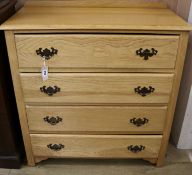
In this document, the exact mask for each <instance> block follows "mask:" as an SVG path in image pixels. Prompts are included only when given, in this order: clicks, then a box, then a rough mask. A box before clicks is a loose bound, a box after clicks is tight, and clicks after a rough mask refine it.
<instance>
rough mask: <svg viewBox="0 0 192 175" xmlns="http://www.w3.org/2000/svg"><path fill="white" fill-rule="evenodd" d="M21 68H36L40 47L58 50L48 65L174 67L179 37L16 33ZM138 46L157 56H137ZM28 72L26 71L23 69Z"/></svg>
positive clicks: (68, 66)
mask: <svg viewBox="0 0 192 175" xmlns="http://www.w3.org/2000/svg"><path fill="white" fill-rule="evenodd" d="M15 38H16V47H17V54H18V60H19V67H20V68H22V69H23V68H26V69H27V68H38V69H39V71H41V67H42V64H43V61H42V59H43V58H42V57H40V56H39V55H37V54H36V50H38V49H39V48H43V49H45V48H48V49H50V50H51V47H53V48H55V49H57V50H58V54H57V55H55V56H53V57H52V58H51V59H50V60H49V61H47V62H46V63H47V65H48V66H49V68H50V69H49V70H50V71H51V69H52V68H63V69H65V68H72V69H75V68H84V69H86V68H105V69H107V68H109V69H111V68H154V69H155V68H174V67H175V60H176V55H177V48H178V41H179V36H162V35H122V34H120V35H115V34H108V35H93V34H84V35H83V34H78V35H70V34H66V35H54V34H53V35H16V36H15ZM140 48H143V49H144V50H145V49H149V50H150V51H151V49H152V48H154V49H156V50H157V51H158V53H157V55H154V56H153V57H150V58H149V59H148V60H144V58H143V57H140V56H139V55H136V51H137V50H139V49H140ZM26 71H27V70H26Z"/></svg>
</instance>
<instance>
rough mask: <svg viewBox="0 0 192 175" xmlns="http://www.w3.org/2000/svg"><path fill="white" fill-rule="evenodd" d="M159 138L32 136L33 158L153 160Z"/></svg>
mask: <svg viewBox="0 0 192 175" xmlns="http://www.w3.org/2000/svg"><path fill="white" fill-rule="evenodd" d="M161 139H162V137H161V136H135V135H132V136H131V135H130V136H123V135H120V136H115V135H86V136H85V135H45V134H44V135H43V134H37V135H35V134H31V141H32V148H33V153H34V156H39V157H43V156H48V157H98V158H99V157H101V158H102V157H103V158H146V157H147V158H156V157H158V152H159V148H160V144H161Z"/></svg>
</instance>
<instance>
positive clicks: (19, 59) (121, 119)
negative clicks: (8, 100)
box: [1, 0, 192, 166]
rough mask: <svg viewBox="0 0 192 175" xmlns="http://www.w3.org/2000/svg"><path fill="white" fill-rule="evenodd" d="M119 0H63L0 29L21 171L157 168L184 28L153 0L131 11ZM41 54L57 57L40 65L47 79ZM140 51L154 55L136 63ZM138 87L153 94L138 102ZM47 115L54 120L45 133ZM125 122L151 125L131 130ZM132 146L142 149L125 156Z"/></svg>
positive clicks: (31, 9)
mask: <svg viewBox="0 0 192 175" xmlns="http://www.w3.org/2000/svg"><path fill="white" fill-rule="evenodd" d="M33 2H34V1H33ZM46 2H47V1H44V4H45V3H46ZM126 2H127V1H126ZM126 2H125V1H124V0H120V1H114V0H111V1H109V0H104V1H94V2H93V1H89V4H88V1H87V0H79V1H78V2H77V0H73V1H68V0H65V1H63V2H62V3H64V4H65V5H64V4H63V5H62V6H60V7H59V6H58V5H59V3H61V1H55V3H56V5H55V6H53V5H51V3H50V1H49V3H48V5H49V6H44V5H43V4H41V3H42V1H41V2H37V3H36V5H32V4H31V5H29V4H28V5H26V6H25V7H24V8H23V9H22V10H21V11H20V12H18V13H17V14H16V15H14V16H13V17H12V18H10V19H9V20H8V21H7V22H6V23H5V24H3V25H2V26H1V29H4V30H6V39H7V44H8V50H9V57H10V64H11V69H12V76H13V83H14V88H15V93H16V98H17V103H18V109H19V115H20V122H21V127H22V132H23V137H24V142H25V147H26V153H27V158H28V164H29V165H35V163H37V162H39V161H41V160H44V159H47V158H55V157H59V158H61V157H90V158H91V157H94V158H143V159H145V160H147V161H150V162H151V163H153V164H154V163H155V164H157V166H161V165H163V163H164V158H165V154H166V149H167V144H168V140H169V134H170V130H171V125H172V120H173V116H174V110H175V104H176V101H177V95H178V90H179V85H180V80H181V75H182V68H183V63H184V57H185V51H186V47H187V39H188V33H189V30H191V29H192V27H191V26H189V25H188V24H187V23H186V22H184V21H183V20H182V19H181V18H180V17H178V16H177V15H175V14H174V13H173V12H171V11H170V10H169V9H167V8H165V7H163V6H156V5H157V3H154V4H151V5H149V6H148V4H146V6H145V7H144V6H143V4H142V3H141V5H138V6H137V7H136V8H133V7H134V3H135V2H136V1H129V2H131V3H132V4H131V3H126ZM137 2H138V1H137ZM156 2H157V1H156ZM67 4H68V5H67ZM75 4H76V5H77V6H78V8H77V7H76V6H75ZM123 4H124V5H125V7H124V8H122V5H123ZM170 4H172V2H170ZM38 5H41V7H38ZM50 5H51V6H50ZM128 5H130V6H129V8H128ZM172 5H173V4H172ZM67 6H68V7H67ZM69 6H70V7H69ZM79 6H81V8H79ZM85 6H86V7H85ZM99 6H100V7H99ZM113 6H114V7H113ZM131 6H132V8H131ZM82 7H83V8H82ZM96 7H97V8H96ZM112 7H113V8H112ZM9 30H10V31H9ZM39 47H42V48H50V47H57V48H56V49H58V50H59V52H58V55H56V56H54V57H53V58H52V59H51V60H50V61H47V64H48V65H49V67H50V72H49V79H48V80H47V81H42V78H41V73H40V67H41V66H42V64H43V63H42V60H41V58H40V57H39V56H38V57H37V56H36V53H35V51H36V49H38V48H39ZM141 47H143V48H148V49H150V48H153V47H154V48H157V49H158V51H159V52H158V54H157V55H156V56H153V57H150V58H149V60H148V61H146V62H145V61H143V60H142V59H141V58H138V57H136V53H135V49H137V48H138V49H139V48H141ZM43 86H47V87H48V86H58V87H59V88H61V91H60V92H58V93H56V94H54V95H53V96H48V95H47V94H45V93H43V92H40V88H41V87H43ZM138 86H141V87H144V86H145V87H149V86H152V87H154V88H155V91H154V92H153V93H151V94H148V95H147V96H145V97H142V96H140V95H139V94H137V93H135V88H137V87H138ZM46 116H50V117H52V116H60V117H62V122H60V123H58V124H56V125H54V126H51V125H50V124H49V123H48V122H47V121H44V119H43V118H44V117H46ZM132 117H141V118H142V117H146V118H147V117H148V118H149V119H150V120H149V122H148V123H147V124H145V125H143V126H140V127H136V126H134V125H130V123H129V122H130V119H131V118H132ZM131 134H132V135H131ZM133 134H134V135H133ZM48 144H53V145H52V147H53V148H55V149H56V148H57V145H54V144H63V145H64V148H63V149H62V150H61V151H59V150H57V151H54V150H52V149H50V148H48V146H47V145H48ZM130 145H133V146H134V145H135V146H140V145H143V146H145V149H144V150H140V151H139V149H138V148H137V147H136V148H137V149H138V150H135V151H136V152H135V153H132V152H130V150H128V149H127V147H128V146H130ZM49 147H50V146H49ZM136 148H135V149H136ZM137 151H139V152H137Z"/></svg>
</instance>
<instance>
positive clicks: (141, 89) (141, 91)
mask: <svg viewBox="0 0 192 175" xmlns="http://www.w3.org/2000/svg"><path fill="white" fill-rule="evenodd" d="M154 91H155V88H153V87H152V86H149V87H148V88H147V87H141V86H138V87H137V88H135V93H137V94H139V95H141V96H142V97H145V96H147V95H149V94H151V93H153V92H154Z"/></svg>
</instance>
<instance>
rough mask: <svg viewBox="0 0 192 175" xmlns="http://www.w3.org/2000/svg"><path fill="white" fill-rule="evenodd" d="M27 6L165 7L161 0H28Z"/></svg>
mask: <svg viewBox="0 0 192 175" xmlns="http://www.w3.org/2000/svg"><path fill="white" fill-rule="evenodd" d="M25 5H27V6H29V5H30V6H53V5H54V6H63V7H104V8H106V7H142V8H165V7H166V4H165V3H163V2H162V1H161V0H118V1H117V0H97V1H95V0H54V1H53V0H28V1H27V3H26V4H25Z"/></svg>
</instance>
